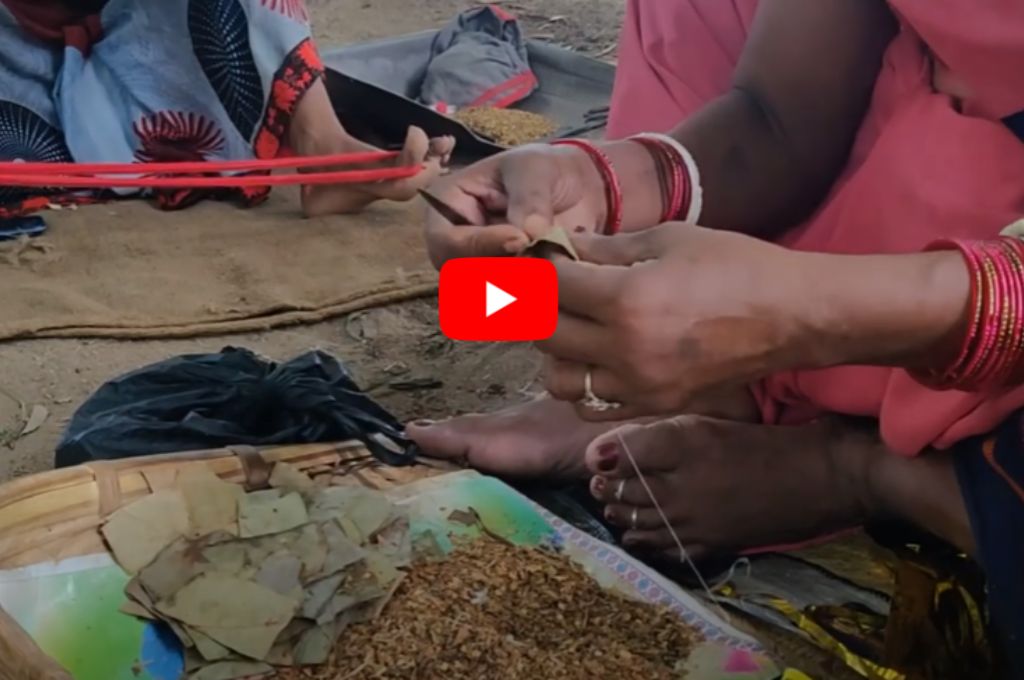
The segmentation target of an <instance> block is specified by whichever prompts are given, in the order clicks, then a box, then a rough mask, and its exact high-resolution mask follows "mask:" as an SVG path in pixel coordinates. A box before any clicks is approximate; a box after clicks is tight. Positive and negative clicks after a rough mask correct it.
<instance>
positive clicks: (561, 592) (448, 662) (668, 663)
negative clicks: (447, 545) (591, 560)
mask: <svg viewBox="0 0 1024 680" xmlns="http://www.w3.org/2000/svg"><path fill="white" fill-rule="evenodd" d="M698 639H699V634H698V633H697V632H696V631H694V630H693V629H691V628H689V627H688V626H686V625H685V624H684V623H683V622H682V621H681V620H680V619H679V618H678V617H677V616H676V615H674V614H672V613H671V612H669V611H667V610H664V609H659V608H656V607H653V606H650V605H647V604H643V603H639V602H634V601H632V600H628V599H626V598H624V597H621V596H619V595H616V594H614V593H612V592H610V591H607V590H605V589H603V588H602V587H601V586H600V585H598V584H597V582H595V581H594V580H593V579H592V578H590V577H589V576H588V575H587V574H586V573H585V572H584V571H583V570H582V569H581V568H580V567H579V566H577V565H575V564H574V563H573V562H571V561H570V560H569V559H567V558H566V557H564V556H559V555H555V554H552V553H550V552H546V551H541V550H530V549H524V548H517V547H513V546H511V545H508V544H506V543H503V542H500V541H496V540H491V539H481V540H479V541H476V542H474V543H472V544H469V545H466V546H462V547H460V548H459V549H458V550H456V551H455V552H454V553H452V554H451V555H450V556H449V557H448V558H447V559H445V560H443V561H437V562H420V563H417V564H416V565H414V566H413V568H412V569H411V570H410V573H409V576H408V577H407V578H406V579H405V580H404V581H403V583H402V585H401V586H400V587H399V589H398V592H397V593H396V595H395V597H394V598H393V599H392V600H391V601H390V602H389V603H388V605H387V608H386V609H385V610H384V612H383V614H382V615H381V616H380V618H378V619H377V620H376V621H373V622H372V623H366V624H358V625H354V626H351V627H349V628H348V629H347V630H346V631H345V633H344V635H343V636H342V638H341V640H340V642H339V644H338V646H337V647H336V649H335V652H334V658H333V659H332V662H331V663H330V665H328V666H325V667H322V668H319V669H308V668H307V669H302V670H298V669H294V670H287V671H283V672H280V673H279V674H278V675H277V676H276V677H277V678H278V680H341V679H342V678H381V679H385V680H387V679H395V680H397V679H398V678H418V679H421V680H435V679H436V680H441V679H442V678H443V679H444V680H459V679H464V678H506V679H508V680H520V679H522V680H537V679H538V678H560V679H561V678H565V679H567V680H574V679H576V678H579V679H580V680H583V679H584V678H586V679H588V680H590V679H593V678H616V679H622V680H632V679H636V680H657V679H659V678H666V679H667V678H679V677H681V675H682V673H681V671H680V668H681V667H682V664H683V662H684V661H685V659H686V658H687V657H688V656H689V653H690V651H691V650H692V649H693V647H694V644H695V643H696V642H697V641H698Z"/></svg>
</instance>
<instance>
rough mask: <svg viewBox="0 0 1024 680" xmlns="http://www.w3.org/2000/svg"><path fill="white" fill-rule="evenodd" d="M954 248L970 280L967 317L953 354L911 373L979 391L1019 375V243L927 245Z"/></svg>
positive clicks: (1022, 358) (1022, 256)
mask: <svg viewBox="0 0 1024 680" xmlns="http://www.w3.org/2000/svg"><path fill="white" fill-rule="evenodd" d="M942 249H955V250H958V251H959V252H960V253H961V255H962V256H963V258H964V261H965V262H966V264H967V268H968V272H969V274H970V281H971V298H970V319H969V320H968V328H967V331H966V333H965V336H964V340H963V344H962V346H961V347H960V351H959V352H958V354H957V357H956V359H955V360H954V361H953V362H952V363H951V364H950V365H949V366H947V367H945V368H943V369H941V370H933V371H926V372H924V374H923V375H917V374H915V377H917V378H918V379H919V380H921V381H922V382H925V383H926V384H929V385H930V386H933V387H937V388H943V389H961V390H981V389H987V388H993V387H1004V386H1007V385H1010V384H1016V383H1017V382H1019V381H1022V380H1024V244H1022V243H1020V242H1019V241H1017V240H1015V239H1010V238H1001V239H998V240H995V241H949V240H943V241H937V242H935V243H933V244H932V245H930V246H929V247H928V248H927V250H942Z"/></svg>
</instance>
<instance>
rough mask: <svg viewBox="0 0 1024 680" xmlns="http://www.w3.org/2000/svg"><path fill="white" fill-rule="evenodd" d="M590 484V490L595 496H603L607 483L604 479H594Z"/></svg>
mask: <svg viewBox="0 0 1024 680" xmlns="http://www.w3.org/2000/svg"><path fill="white" fill-rule="evenodd" d="M591 484H592V486H591V488H592V489H593V491H594V494H595V495H597V496H600V495H603V494H604V490H605V488H606V487H607V486H608V482H607V481H606V480H605V478H604V477H594V481H593V482H592V483H591Z"/></svg>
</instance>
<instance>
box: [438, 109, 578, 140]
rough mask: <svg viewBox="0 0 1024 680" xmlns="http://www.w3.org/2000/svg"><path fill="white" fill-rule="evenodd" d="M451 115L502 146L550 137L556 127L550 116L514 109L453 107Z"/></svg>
mask: <svg viewBox="0 0 1024 680" xmlns="http://www.w3.org/2000/svg"><path fill="white" fill-rule="evenodd" d="M452 117H453V118H455V120H457V121H459V122H460V123H462V124H463V125H465V126H466V127H468V128H469V129H470V130H472V131H474V132H476V133H478V134H481V135H483V136H485V137H487V138H489V139H492V140H494V141H495V142H497V143H498V144H501V145H503V146H519V145H521V144H529V143H530V142H536V141H538V140H541V139H545V138H546V137H550V136H551V135H552V134H554V132H555V130H557V129H558V126H557V125H556V124H555V122H554V121H552V120H551V119H550V118H545V117H544V116H542V115H540V114H537V113H530V112H529V111H518V110H516V109H491V108H483V107H480V108H468V109H461V110H459V111H456V112H455V114H454V115H453V116H452Z"/></svg>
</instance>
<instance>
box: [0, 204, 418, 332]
mask: <svg viewBox="0 0 1024 680" xmlns="http://www.w3.org/2000/svg"><path fill="white" fill-rule="evenodd" d="M422 210H423V207H422V204H420V203H419V202H416V203H413V204H405V205H397V204H381V205H376V206H372V207H371V208H370V209H369V210H368V211H367V212H366V213H364V214H363V215H358V216H345V217H330V218H318V219H305V218H303V217H302V214H301V211H300V209H299V202H298V193H297V191H296V190H294V189H292V188H287V189H278V190H276V191H275V192H274V193H273V194H272V195H271V198H270V200H269V201H268V202H267V203H265V204H263V205H261V206H259V207H257V208H252V209H241V208H238V207H236V206H235V205H232V204H226V203H217V202H212V201H208V202H205V203H202V204H200V205H197V206H195V207H192V208H189V209H187V210H184V211H179V212H162V211H160V210H157V209H156V208H155V207H153V206H152V205H149V204H148V203H145V202H142V201H126V202H118V203H109V204H106V205H98V206H88V207H82V208H79V209H78V210H74V211H72V210H68V209H64V210H61V211H59V212H58V211H52V210H51V211H46V212H44V213H43V217H44V218H45V219H46V220H47V222H48V223H49V225H50V229H49V232H48V233H47V234H46V235H45V236H43V237H41V238H39V239H32V240H31V241H26V242H21V243H6V244H0V281H2V282H3V295H2V296H0V340H4V339H12V338H27V337H114V338H156V337H190V336H196V335H208V334H220V333H230V332H238V331H250V330H261V329H268V328H272V327H275V326H281V325H286V324H298V323H310V322H315V321H322V320H324V319H328V318H330V317H333V316H337V315H340V314H345V313H348V312H352V311H355V310H358V309H362V308H366V307H370V306H374V305H381V304H385V303H389V302H395V301H398V300H403V299H407V298H410V297H416V296H421V295H425V294H429V293H431V292H432V291H433V290H435V286H436V280H437V279H436V274H435V273H434V271H433V269H432V268H431V267H430V265H429V263H428V261H427V257H426V253H425V250H424V246H423V242H422V236H421V233H420V225H421V221H422V220H421V215H422Z"/></svg>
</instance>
